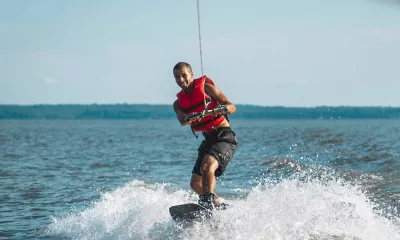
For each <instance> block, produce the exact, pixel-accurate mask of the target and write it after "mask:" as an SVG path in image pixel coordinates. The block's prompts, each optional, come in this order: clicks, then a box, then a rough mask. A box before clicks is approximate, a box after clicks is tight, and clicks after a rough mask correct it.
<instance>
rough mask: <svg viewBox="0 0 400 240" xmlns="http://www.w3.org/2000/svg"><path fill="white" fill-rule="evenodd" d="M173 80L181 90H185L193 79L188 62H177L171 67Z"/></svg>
mask: <svg viewBox="0 0 400 240" xmlns="http://www.w3.org/2000/svg"><path fill="white" fill-rule="evenodd" d="M173 73H174V77H175V82H176V84H178V86H179V87H181V88H182V89H183V90H187V89H188V88H189V87H190V85H191V83H192V81H193V72H192V67H191V66H190V64H189V63H186V62H178V63H177V64H176V65H175V66H174V69H173Z"/></svg>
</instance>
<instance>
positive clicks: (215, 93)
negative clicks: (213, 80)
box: [204, 83, 236, 114]
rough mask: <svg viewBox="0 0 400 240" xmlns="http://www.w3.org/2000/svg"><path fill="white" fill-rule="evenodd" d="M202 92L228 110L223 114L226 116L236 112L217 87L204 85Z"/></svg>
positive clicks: (234, 107)
mask: <svg viewBox="0 0 400 240" xmlns="http://www.w3.org/2000/svg"><path fill="white" fill-rule="evenodd" d="M204 91H205V92H206V94H207V95H209V96H210V97H211V98H213V99H214V100H215V101H217V103H218V104H220V105H225V106H226V107H227V108H228V111H227V112H225V113H227V114H232V113H235V112H236V106H235V105H234V104H233V103H231V101H229V99H228V98H227V97H226V96H225V94H223V93H222V92H221V91H220V90H219V89H218V88H217V87H215V86H214V85H211V84H208V83H205V84H204Z"/></svg>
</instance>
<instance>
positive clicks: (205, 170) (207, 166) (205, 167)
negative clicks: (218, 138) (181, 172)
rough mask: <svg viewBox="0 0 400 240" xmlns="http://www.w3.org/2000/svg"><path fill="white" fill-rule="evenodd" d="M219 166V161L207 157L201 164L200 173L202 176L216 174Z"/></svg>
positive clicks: (210, 156)
mask: <svg viewBox="0 0 400 240" xmlns="http://www.w3.org/2000/svg"><path fill="white" fill-rule="evenodd" d="M218 166H219V163H218V161H217V159H216V158H215V157H214V156H212V155H206V156H205V157H204V160H203V163H202V164H201V168H200V171H201V173H202V174H214V173H215V171H216V170H217V168H218Z"/></svg>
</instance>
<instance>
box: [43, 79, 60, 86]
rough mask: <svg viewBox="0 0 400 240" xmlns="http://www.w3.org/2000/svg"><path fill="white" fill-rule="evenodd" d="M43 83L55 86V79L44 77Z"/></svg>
mask: <svg viewBox="0 0 400 240" xmlns="http://www.w3.org/2000/svg"><path fill="white" fill-rule="evenodd" d="M43 80H44V82H45V83H47V84H57V82H58V81H57V79H55V78H52V77H46V78H44V79H43Z"/></svg>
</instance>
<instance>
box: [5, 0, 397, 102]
mask: <svg viewBox="0 0 400 240" xmlns="http://www.w3.org/2000/svg"><path fill="white" fill-rule="evenodd" d="M200 13H201V15H200V20H201V21H200V23H201V35H202V47H203V67H204V73H205V74H206V75H208V76H210V77H211V78H212V79H213V80H214V81H215V83H216V85H217V87H219V88H220V89H221V90H222V92H224V93H225V94H226V95H227V96H228V98H229V99H230V100H231V101H232V102H233V103H237V104H256V105H268V106H277V105H279V106H321V105H329V106H339V105H346V106H378V105H379V106H400V94H399V89H400V5H396V4H392V3H390V1H386V2H385V1H383V0H382V1H378V0H364V1H361V0H336V1H321V0H305V1H298V0H283V1H270V0H247V1H232V0H230V1H229V0H218V1H215V0H200ZM197 23H198V22H197V5H196V0H185V1H182V0H180V1H177V0H168V1H165V0H154V1H144V0H143V1H139V0H137V1H136V0H134V1H132V0H130V1H128V0H127V1H124V0H119V1H102V0H99V1H94V0H91V1H89V0H79V1H78V0H69V1H53V0H41V1H26V0H25V1H22V0H13V1H11V0H8V1H0V104H38V103H50V104H57V103H83V104H90V103H151V104H155V103H162V104H165V103H166V104H170V103H172V102H173V101H174V100H175V99H176V93H177V92H178V91H179V90H180V89H179V87H178V86H177V85H176V83H175V81H174V78H173V75H172V67H173V66H174V65H175V63H177V62H178V61H186V62H189V63H190V64H191V65H192V66H193V70H194V72H195V76H196V77H199V76H200V75H201V67H200V53H199V39H198V37H199V36H198V28H197Z"/></svg>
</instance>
